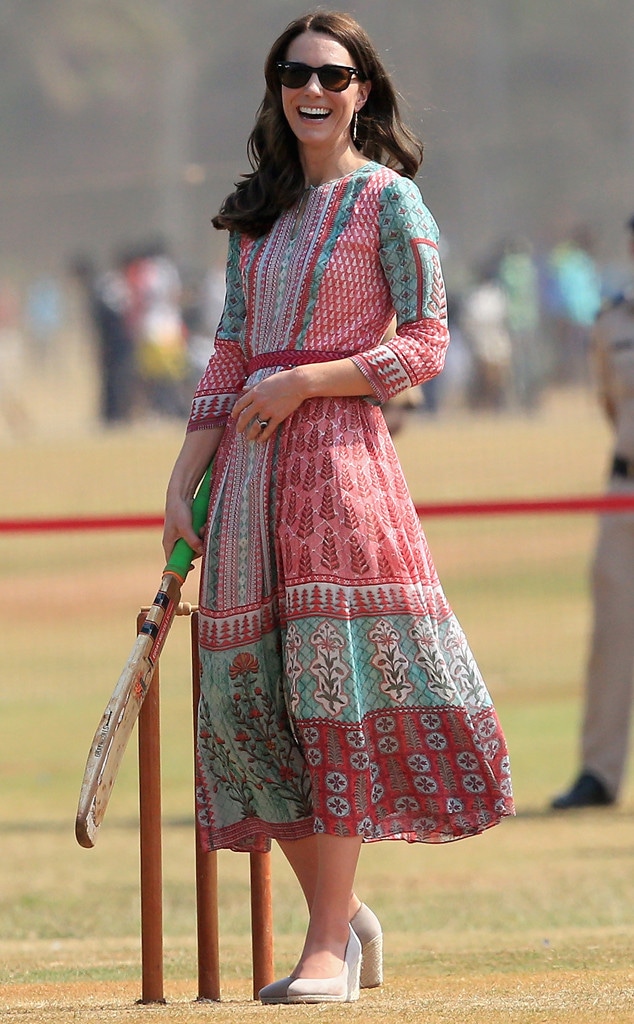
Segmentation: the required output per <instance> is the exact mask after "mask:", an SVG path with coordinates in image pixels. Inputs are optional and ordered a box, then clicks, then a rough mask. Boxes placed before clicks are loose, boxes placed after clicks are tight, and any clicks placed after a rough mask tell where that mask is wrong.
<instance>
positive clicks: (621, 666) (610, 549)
mask: <svg viewBox="0 0 634 1024" xmlns="http://www.w3.org/2000/svg"><path fill="white" fill-rule="evenodd" d="M627 230H628V235H629V251H630V256H631V258H632V260H633V261H634V216H633V217H632V218H631V219H630V220H629V222H628V224H627ZM593 348H594V353H595V355H596V366H597V376H598V388H599V398H600V401H601V405H602V407H603V409H604V411H605V413H606V415H607V417H608V419H609V421H610V423H611V425H612V427H613V428H614V448H613V452H614V455H613V459H612V471H611V476H610V484H609V493H610V494H623V495H630V496H632V497H634V285H633V286H630V288H629V289H628V290H627V291H625V292H624V293H623V294H622V295H619V296H617V297H616V298H615V299H613V300H610V302H609V303H606V305H605V307H604V308H603V310H602V311H601V313H600V314H599V316H598V318H597V321H596V324H595V328H594V332H593ZM592 593H593V608H594V621H593V629H592V640H591V646H590V654H589V660H588V666H587V674H586V690H585V709H584V717H583V726H582V732H581V771H580V774H579V776H578V778H577V779H576V781H575V782H574V784H573V785H572V787H571V788H570V789H569V790H568V791H567V792H565V793H562V794H561V795H560V796H557V797H556V798H555V799H554V800H553V801H552V807H553V808H554V809H555V810H568V809H570V808H574V807H591V806H596V805H605V804H612V803H614V802H615V801H616V800H617V798H618V796H619V793H620V790H621V784H622V781H623V775H624V772H625V766H626V760H627V752H628V743H629V734H630V717H631V711H632V683H633V678H634V512H621V513H614V514H612V515H610V514H607V513H604V514H603V515H602V516H601V519H600V527H599V537H598V543H597V549H596V553H595V560H594V566H593V573H592Z"/></svg>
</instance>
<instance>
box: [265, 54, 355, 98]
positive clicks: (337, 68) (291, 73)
mask: <svg viewBox="0 0 634 1024" xmlns="http://www.w3.org/2000/svg"><path fill="white" fill-rule="evenodd" d="M275 67H276V68H277V73H278V75H279V79H280V82H281V83H282V85H285V86H286V88H287V89H301V88H302V86H304V85H306V83H307V82H309V81H310V79H311V78H312V76H313V75H317V78H318V79H319V81H320V82H321V84H322V86H323V87H324V89H327V90H328V92H343V91H344V89H347V88H348V86H349V85H350V82H351V81H352V77H353V75H356V76H357V78H361V75H360V74H359V72H358V71H357V69H356V68H348V67H345V66H344V65H343V64H322V66H321V67H320V68H311V66H310V64H301V63H300V62H299V61H296V60H283V61H279V63H277V64H276V65H275Z"/></svg>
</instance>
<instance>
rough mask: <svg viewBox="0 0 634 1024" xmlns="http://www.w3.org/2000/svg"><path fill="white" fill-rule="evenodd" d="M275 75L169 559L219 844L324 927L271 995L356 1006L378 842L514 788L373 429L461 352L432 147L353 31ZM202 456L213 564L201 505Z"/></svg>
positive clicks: (185, 458) (237, 215)
mask: <svg viewBox="0 0 634 1024" xmlns="http://www.w3.org/2000/svg"><path fill="white" fill-rule="evenodd" d="M265 78H266V93H265V97H264V100H263V102H262V105H261V107H260V109H259V111H258V116H257V121H256V125H255V128H254V130H253V132H252V134H251V136H250V139H249V144H248V151H249V154H250V156H251V162H252V168H253V170H252V172H251V173H250V174H247V175H245V176H244V177H243V178H242V180H241V181H240V183H239V184H238V185H237V186H236V190H235V191H234V192H232V193H231V195H230V196H228V197H227V199H226V200H225V202H224V203H223V206H222V208H221V210H220V213H219V214H218V216H217V217H216V218H214V225H215V226H216V227H218V228H223V229H227V230H229V255H228V262H227V274H226V280H227V295H226V302H225V308H224V314H223V317H222V319H221V322H220V325H219V328H218V330H217V332H216V342H215V346H216V347H215V353H214V355H213V357H212V358H211V360H210V362H209V366H208V368H207V370H206V371H205V374H204V375H203V378H202V380H201V382H200V385H199V388H198V391H197V394H196V396H195V398H194V403H193V407H192V413H191V417H190V421H189V424H188V430H187V433H186V437H185V440H184V443H183V447H182V449H181V452H180V454H179V456H178V458H177V460H176V463H175V466H174V469H173V472H172V475H171V478H170V482H169V485H168V489H167V496H166V519H165V533H164V546H165V550H166V552H168V553H169V552H171V550H172V547H173V545H174V543H175V541H176V539H177V538H178V537H179V536H182V537H184V538H185V539H186V540H187V541H188V543H189V544H190V545H191V546H192V547H193V549H194V550H195V551H196V552H198V553H200V554H203V565H202V571H201V590H200V615H201V644H200V654H201V666H202V667H201V701H200V706H199V718H198V721H199V731H198V744H197V794H198V799H197V822H198V829H199V835H200V838H201V841H202V843H203V846H204V847H205V848H207V849H218V848H227V847H228V848H232V849H235V850H250V849H255V850H266V849H268V847H269V845H270V842H271V840H272V839H276V840H277V841H278V842H279V844H280V846H281V848H282V850H283V852H284V854H285V856H286V857H287V859H288V860H289V862H290V865H291V867H292V869H293V871H294V873H295V875H296V877H297V879H298V882H299V885H300V887H301V889H302V891H303V893H304V896H305V898H306V902H307V904H308V907H309V923H308V930H307V934H306V940H305V944H304V948H303V951H302V953H301V955H300V958H299V960H298V962H297V964H296V966H295V968H294V969H293V971H292V972H291V974H290V975H289V976H287V977H285V978H282V979H280V980H279V981H277V982H274V983H273V984H272V985H269V986H267V987H266V988H265V989H263V990H262V991H261V992H260V998H261V1000H262V1001H263V1002H265V1003H299V1002H315V1003H318V1002H350V1001H352V1000H356V999H357V998H358V996H359V987H360V985H361V986H364V985H365V986H373V985H378V984H380V983H381V977H382V966H381V964H382V961H381V953H380V950H381V928H380V925H379V922H378V921H377V919H376V917H375V915H374V914H373V913H372V912H371V911H370V910H368V908H367V907H365V905H364V904H362V903H361V902H360V900H359V899H358V897H357V896H356V894H355V892H354V880H355V875H356V868H357V861H358V857H359V853H360V849H361V844H362V842H363V841H366V842H370V841H376V840H379V839H383V840H393V841H394V840H406V841H408V842H442V841H450V840H454V839H459V838H462V837H465V836H469V835H475V834H477V833H480V832H482V831H484V830H485V829H487V828H489V827H491V826H494V825H496V824H497V823H498V822H499V821H500V820H501V818H503V817H504V816H505V815H508V814H512V813H513V803H512V795H511V783H510V774H509V772H510V769H509V765H508V756H507V751H506V744H505V741H504V736H503V734H502V730H501V727H500V724H499V721H498V718H497V715H496V712H495V710H494V708H493V705H492V702H491V698H490V696H489V693H488V691H487V689H486V686H485V684H484V681H483V680H482V677H481V675H480V673H479V670H478V668H477V666H476V663H475V661H474V658H473V655H472V653H471V651H470V649H469V646H468V643H467V640H466V638H465V635H464V633H463V631H462V629H461V627H460V625H459V624H458V622H457V620H456V618H455V616H454V614H453V612H452V611H451V609H450V607H449V605H448V602H447V599H446V597H445V595H444V593H443V592H442V589H441V586H440V583H439V581H438V577H437V575H436V571H435V569H434V566H433V562H432V560H431V556H430V554H429V551H428V548H427V544H426V541H425V538H424V536H423V534H422V531H421V527H420V522H419V519H418V516H417V515H416V511H415V508H414V506H413V503H412V500H411V497H410V495H409V492H408V490H407V486H406V483H405V480H404V477H403V473H402V469H401V467H400V464H399V462H398V459H397V456H396V452H395V450H394V445H393V443H392V440H391V438H390V435H389V432H388V430H387V427H386V424H385V420H384V418H383V415H382V413H381V410H380V403H383V402H385V401H386V400H388V399H391V398H392V397H394V396H395V395H396V394H398V393H399V392H401V391H403V390H405V389H406V388H408V387H412V386H418V385H420V384H421V383H423V382H424V381H425V380H427V379H429V378H430V377H432V376H434V375H435V374H436V373H438V372H439V370H440V369H441V368H442V365H443V360H444V354H445V351H446V347H447V343H448V340H449V338H448V331H447V326H446V308H445V294H444V285H443V278H442V271H441V267H440V262H439V257H438V229H437V227H436V224H435V222H434V220H433V218H432V216H431V214H430V213H429V211H428V210H427V208H426V207H425V205H424V203H423V201H422V198H421V195H420V192H419V190H418V188H417V186H416V185H415V184H414V182H413V181H412V180H411V179H413V178H414V176H415V175H416V173H417V171H418V169H419V166H420V163H421V160H422V147H421V144H420V142H419V141H418V140H417V139H416V138H415V137H414V136H413V135H412V134H411V132H410V131H409V130H408V129H407V128H406V126H405V125H404V124H403V122H402V121H401V119H400V116H399V113H398V105H397V98H396V93H395V91H394V87H393V85H392V83H391V81H390V78H389V76H388V74H387V72H386V70H385V68H384V67H383V65H382V63H381V60H380V58H379V55H378V53H377V52H376V49H375V48H374V46H373V45H372V43H371V41H370V40H369V39H368V37H367V35H366V34H365V32H364V31H363V29H362V28H361V27H360V26H359V25H358V24H357V22H356V21H354V19H353V18H351V17H350V16H348V15H346V14H343V13H338V12H327V11H319V12H317V13H315V14H310V15H306V16H305V17H303V18H298V19H297V20H296V21H294V22H292V23H291V24H290V25H289V26H288V27H287V29H286V30H285V31H284V32H283V33H282V34H281V36H280V37H279V38H278V39H277V41H276V42H275V43H274V45H273V47H272V49H271V51H270V53H269V55H268V58H267V60H266V65H265ZM383 161H385V162H383ZM386 163H387V164H388V166H386ZM395 314H396V316H397V329H396V332H395V334H394V336H393V338H392V339H391V340H390V341H387V342H384V341H383V336H384V334H385V331H386V329H387V327H388V325H389V323H390V321H391V320H392V318H393V316H394V315H395ZM212 458H213V459H214V465H213V474H212V480H211V498H210V504H209V509H210V514H209V519H208V522H207V526H206V531H205V535H204V542H201V539H200V538H199V537H197V536H196V535H195V534H194V533H193V531H192V525H191V498H192V494H193V493H194V490H195V488H196V486H197V484H198V481H199V480H200V479H201V477H202V476H203V474H204V472H205V470H206V468H207V466H208V464H209V463H210V461H211V460H212ZM362 951H363V957H362Z"/></svg>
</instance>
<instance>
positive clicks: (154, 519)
mask: <svg viewBox="0 0 634 1024" xmlns="http://www.w3.org/2000/svg"><path fill="white" fill-rule="evenodd" d="M415 508H416V512H417V513H418V515H419V516H422V517H424V518H427V519H428V518H431V517H432V516H491V515H518V514H521V515H539V514H542V515H543V514H549V515H558V514H561V513H567V512H568V513H569V512H633V511H634V495H629V494H606V495H602V496H598V497H593V496H586V497H577V498H517V499H515V498H509V499H499V500H496V501H452V502H429V503H427V504H422V505H421V504H417V505H415ZM162 525H163V516H162V515H136V516H129V515H111V516H72V517H69V516H53V517H49V518H47V519H26V518H25V519H0V533H52V532H81V531H86V530H139V529H142V530H145V529H148V528H150V527H157V528H158V527H161V526H162Z"/></svg>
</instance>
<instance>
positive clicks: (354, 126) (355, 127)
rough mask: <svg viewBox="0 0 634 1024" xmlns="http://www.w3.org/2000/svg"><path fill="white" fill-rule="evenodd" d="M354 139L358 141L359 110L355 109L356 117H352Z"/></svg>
mask: <svg viewBox="0 0 634 1024" xmlns="http://www.w3.org/2000/svg"><path fill="white" fill-rule="evenodd" d="M352 141H353V142H354V143H355V144H356V141H357V112H356V110H355V112H354V117H353V118H352Z"/></svg>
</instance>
